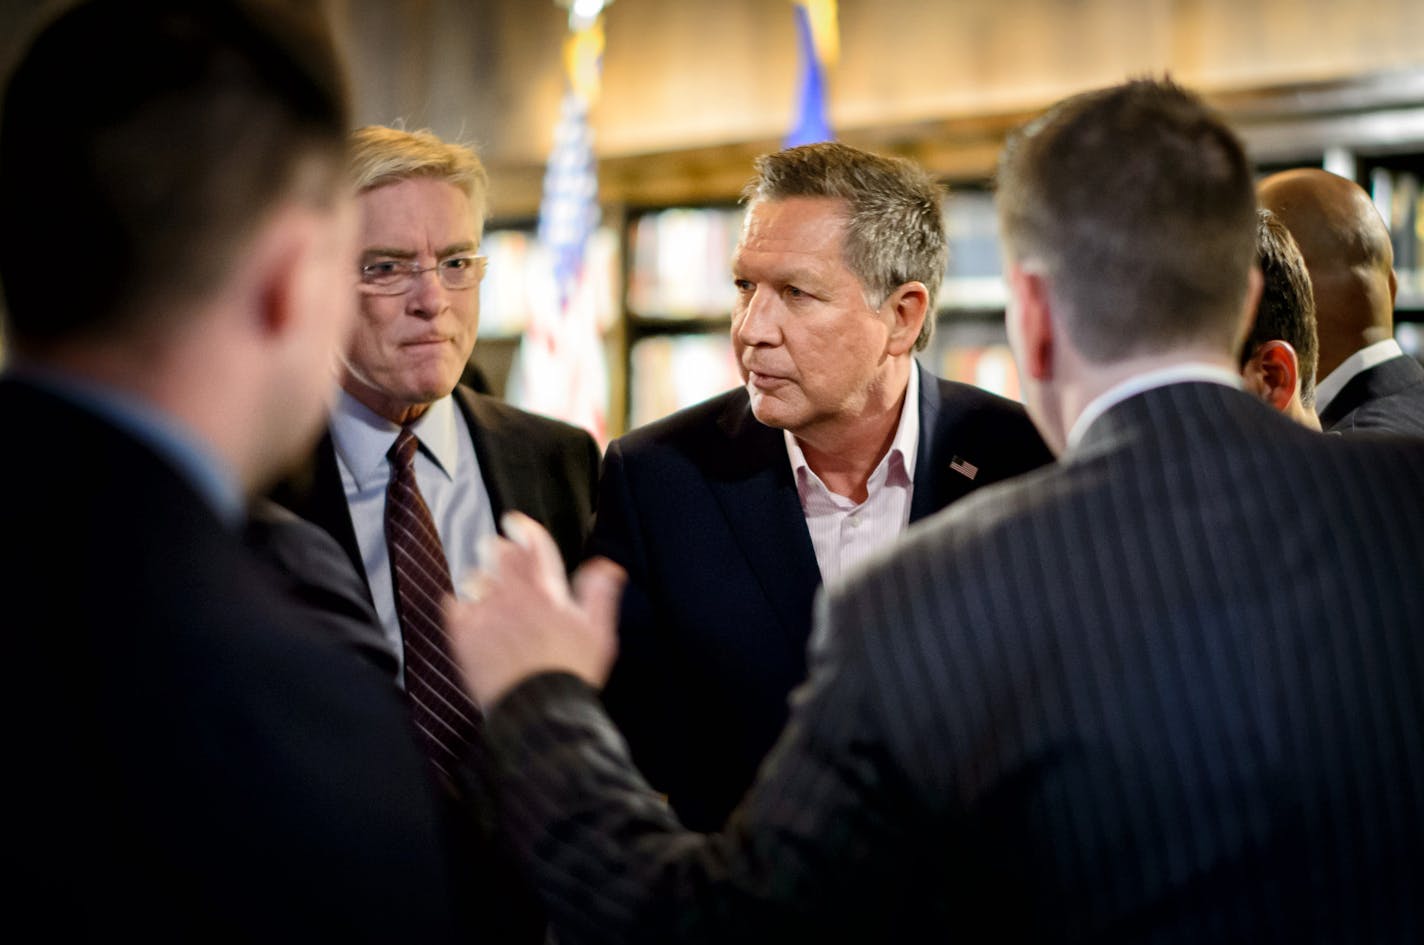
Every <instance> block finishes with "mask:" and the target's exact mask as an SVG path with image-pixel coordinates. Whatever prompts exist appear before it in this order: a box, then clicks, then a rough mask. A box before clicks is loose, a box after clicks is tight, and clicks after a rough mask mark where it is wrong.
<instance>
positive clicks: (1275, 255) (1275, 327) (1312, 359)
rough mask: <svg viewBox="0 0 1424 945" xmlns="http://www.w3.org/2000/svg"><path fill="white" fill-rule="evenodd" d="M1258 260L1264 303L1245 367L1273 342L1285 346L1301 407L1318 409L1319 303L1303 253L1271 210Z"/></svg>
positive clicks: (1246, 348)
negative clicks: (1292, 362) (1289, 351)
mask: <svg viewBox="0 0 1424 945" xmlns="http://www.w3.org/2000/svg"><path fill="white" fill-rule="evenodd" d="M1258 214H1259V216H1258V221H1259V222H1258V224H1257V228H1256V239H1257V257H1258V263H1259V265H1260V267H1261V301H1260V303H1259V304H1258V305H1257V306H1256V321H1255V322H1254V323H1253V324H1252V326H1251V331H1250V334H1248V335H1247V336H1246V343H1245V344H1244V345H1242V346H1241V358H1240V360H1241V364H1242V365H1243V366H1244V365H1245V364H1246V362H1247V361H1249V360H1250V359H1251V355H1252V354H1254V353H1255V352H1256V349H1257V348H1259V347H1260V346H1261V345H1263V344H1265V343H1266V342H1268V341H1284V342H1286V343H1287V344H1289V345H1290V346H1291V348H1293V349H1294V350H1295V356H1296V363H1297V366H1298V368H1297V369H1298V372H1299V377H1300V402H1301V404H1303V405H1304V406H1305V407H1307V408H1312V407H1314V405H1315V366H1316V361H1317V357H1318V355H1317V344H1316V337H1315V300H1314V299H1313V298H1312V297H1311V292H1310V274H1309V273H1308V272H1307V271H1306V267H1305V260H1304V259H1303V258H1301V255H1300V249H1299V248H1297V246H1296V244H1295V240H1294V239H1292V238H1291V234H1290V231H1289V230H1287V229H1286V227H1285V224H1283V223H1281V221H1280V220H1279V219H1278V218H1277V217H1276V215H1275V214H1273V213H1271V211H1269V210H1260V211H1258Z"/></svg>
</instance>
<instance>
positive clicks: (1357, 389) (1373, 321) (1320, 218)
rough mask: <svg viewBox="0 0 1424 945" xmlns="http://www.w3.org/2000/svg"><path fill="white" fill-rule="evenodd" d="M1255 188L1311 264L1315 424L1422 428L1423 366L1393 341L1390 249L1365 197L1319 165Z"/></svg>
mask: <svg viewBox="0 0 1424 945" xmlns="http://www.w3.org/2000/svg"><path fill="white" fill-rule="evenodd" d="M1258 193H1259V194H1260V199H1261V205H1262V206H1263V207H1265V208H1266V209H1268V210H1270V211H1271V212H1272V213H1274V214H1275V215H1276V216H1277V217H1278V218H1280V220H1281V222H1283V223H1284V224H1285V225H1286V227H1287V228H1288V229H1289V230H1290V231H1291V235H1292V236H1294V237H1295V241H1296V243H1297V244H1298V245H1299V246H1300V251H1301V254H1302V255H1303V256H1304V257H1305V263H1306V266H1307V267H1308V268H1309V269H1310V282H1311V285H1312V287H1313V288H1314V291H1315V311H1316V319H1317V322H1318V324H1319V331H1320V368H1319V378H1320V379H1319V381H1318V383H1317V384H1316V397H1317V403H1316V410H1317V412H1318V413H1319V414H1320V421H1321V424H1322V425H1323V427H1324V428H1325V429H1326V430H1330V431H1337V432H1341V433H1355V432H1376V433H1401V434H1405V435H1408V436H1424V366H1421V365H1420V364H1419V362H1418V361H1415V360H1414V359H1413V358H1411V357H1410V356H1408V355H1407V354H1405V353H1404V351H1402V350H1401V349H1400V347H1399V342H1397V341H1395V340H1394V296H1395V290H1396V288H1397V277H1396V276H1395V273H1394V249H1393V247H1392V246H1391V244H1390V239H1389V229H1388V228H1387V227H1386V226H1385V222H1384V219H1383V218H1382V217H1380V214H1379V210H1378V209H1376V207H1375V205H1374V201H1372V200H1371V199H1370V195H1369V194H1367V193H1365V191H1364V189H1363V188H1362V187H1360V185H1358V184H1356V183H1355V182H1354V181H1351V180H1346V179H1345V178H1343V177H1339V176H1337V175H1335V174H1331V173H1329V172H1328V171H1322V170H1320V169H1318V168H1296V169H1294V170H1289V171H1281V172H1280V173H1278V174H1272V175H1271V176H1270V177H1267V178H1266V179H1265V180H1263V181H1261V183H1260V185H1259V187H1258Z"/></svg>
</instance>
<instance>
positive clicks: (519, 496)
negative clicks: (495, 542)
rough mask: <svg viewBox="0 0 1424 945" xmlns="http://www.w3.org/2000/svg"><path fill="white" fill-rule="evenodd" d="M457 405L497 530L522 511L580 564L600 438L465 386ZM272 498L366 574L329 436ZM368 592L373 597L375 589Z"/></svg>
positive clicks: (589, 521) (457, 391)
mask: <svg viewBox="0 0 1424 945" xmlns="http://www.w3.org/2000/svg"><path fill="white" fill-rule="evenodd" d="M455 403H456V405H457V406H458V407H459V410H460V415H461V416H462V417H464V419H465V426H466V429H468V430H469V432H470V439H471V441H472V442H473V443H474V446H475V457H476V458H477V459H478V460H479V463H480V472H481V474H482V475H483V476H484V484H485V490H486V491H487V492H488V493H489V498H490V506H491V508H492V510H493V512H494V521H495V525H496V527H498V525H499V519H500V516H502V515H503V514H504V513H505V512H511V511H518V512H523V513H525V514H526V515H528V516H529V517H531V518H533V519H535V520H536V521H538V522H539V523H540V524H542V525H543V526H544V527H545V528H547V529H548V530H549V532H550V534H552V535H553V536H554V541H555V542H557V543H558V546H559V551H560V552H561V553H562V554H563V555H564V560H565V561H567V562H570V563H571V564H572V563H576V562H577V561H578V560H579V558H580V555H581V553H582V551H583V546H584V542H585V541H586V540H587V538H588V533H589V529H590V527H591V526H592V524H593V502H594V495H595V493H596V490H597V487H598V462H599V459H598V444H597V443H595V442H594V440H593V437H591V436H589V435H588V432H587V431H585V430H582V429H580V428H578V427H575V426H571V425H569V424H567V423H561V422H560V421H558V420H551V419H549V418H548V417H541V416H539V415H537V414H532V413H528V412H527V411H524V410H520V409H518V408H516V407H511V406H509V405H508V404H506V403H504V402H503V401H500V400H496V399H495V398H493V397H487V396H485V395H484V394H477V393H475V392H474V391H473V390H471V389H469V388H468V387H464V386H463V385H462V386H459V387H456V388H455ZM273 498H274V499H276V501H277V502H279V503H280V504H282V505H284V506H286V507H287V508H289V509H291V510H292V511H293V512H295V513H297V514H298V515H300V516H301V517H302V518H305V519H307V520H308V521H311V522H314V523H315V524H317V525H320V526H321V527H322V528H324V529H326V531H327V532H329V533H330V534H331V535H332V536H333V537H334V538H335V539H336V540H337V542H338V543H339V544H340V545H341V547H342V548H344V549H345V550H346V553H347V555H348V556H350V558H351V562H352V564H354V565H355V567H356V571H357V573H358V574H360V575H362V577H363V578H364V577H365V576H366V568H365V565H364V564H363V563H362V561H361V549H360V546H359V545H358V544H357V543H356V528H355V526H354V525H352V523H351V510H350V508H349V507H348V506H347V504H346V491H345V490H344V489H343V488H342V485H341V471H340V470H339V469H338V468H337V465H336V448H335V447H334V446H333V445H332V442H331V434H330V433H326V434H324V435H323V436H322V438H321V441H320V442H319V443H318V444H317V448H316V452H315V453H314V454H313V456H312V457H311V458H310V460H309V461H308V462H307V463H306V464H305V465H304V466H303V467H302V468H300V469H299V470H297V471H296V472H295V473H294V474H293V475H292V476H290V477H289V478H288V479H287V480H286V481H285V482H283V483H282V485H281V486H279V487H278V488H277V489H276V490H275V491H274V493H273ZM459 577H460V575H455V578H456V579H458V578H459ZM366 592H367V594H368V595H369V594H370V585H369V584H367V585H366Z"/></svg>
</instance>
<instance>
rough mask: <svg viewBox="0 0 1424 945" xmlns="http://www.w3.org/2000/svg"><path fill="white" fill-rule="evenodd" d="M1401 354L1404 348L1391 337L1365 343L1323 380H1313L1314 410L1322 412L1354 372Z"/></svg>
mask: <svg viewBox="0 0 1424 945" xmlns="http://www.w3.org/2000/svg"><path fill="white" fill-rule="evenodd" d="M1402 354H1404V349H1403V348H1401V347H1400V346H1399V342H1397V341H1395V340H1394V339H1393V338H1386V339H1385V340H1384V341H1376V342H1375V343H1374V344H1372V345H1366V346H1365V347H1363V348H1361V349H1360V350H1359V351H1356V352H1355V353H1354V354H1352V355H1350V356H1349V357H1348V358H1346V359H1345V360H1344V361H1341V362H1340V365H1339V366H1338V367H1336V368H1335V370H1333V371H1331V372H1330V373H1329V374H1327V375H1326V376H1325V379H1324V380H1320V381H1316V382H1315V412H1316V413H1324V412H1325V408H1326V407H1328V406H1330V401H1332V400H1334V399H1335V398H1336V397H1337V396H1339V394H1340V391H1342V390H1344V389H1345V385H1346V384H1348V383H1350V380H1351V379H1352V378H1353V377H1354V376H1355V375H1356V374H1359V373H1360V372H1361V371H1368V370H1369V369H1370V368H1372V367H1374V366H1375V365H1376V364H1383V363H1384V362H1385V361H1388V360H1390V359H1391V358H1397V357H1399V356H1400V355H1402Z"/></svg>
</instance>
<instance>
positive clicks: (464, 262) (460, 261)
mask: <svg viewBox="0 0 1424 945" xmlns="http://www.w3.org/2000/svg"><path fill="white" fill-rule="evenodd" d="M474 264H475V261H474V259H472V258H471V257H469V256H452V257H451V258H449V259H446V260H444V261H442V262H441V263H440V265H441V266H443V267H444V268H446V269H451V270H456V271H458V270H460V269H469V268H470V267H471V266H473V265H474Z"/></svg>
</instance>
